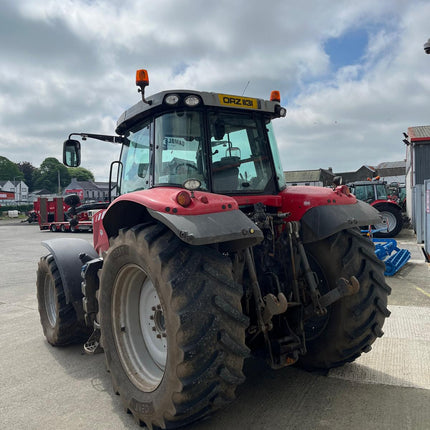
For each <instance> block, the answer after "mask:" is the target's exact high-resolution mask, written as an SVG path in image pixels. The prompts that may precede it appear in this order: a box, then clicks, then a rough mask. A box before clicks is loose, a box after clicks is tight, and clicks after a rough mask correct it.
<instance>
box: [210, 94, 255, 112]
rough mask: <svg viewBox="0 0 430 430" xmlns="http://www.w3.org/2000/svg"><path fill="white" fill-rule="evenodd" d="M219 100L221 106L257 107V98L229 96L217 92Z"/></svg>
mask: <svg viewBox="0 0 430 430" xmlns="http://www.w3.org/2000/svg"><path fill="white" fill-rule="evenodd" d="M218 97H219V102H220V103H221V104H222V105H223V106H229V107H238V108H248V109H258V101H257V99H251V98H248V97H239V96H230V95H227V94H218Z"/></svg>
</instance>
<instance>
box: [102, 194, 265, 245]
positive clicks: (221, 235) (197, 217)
mask: <svg viewBox="0 0 430 430" xmlns="http://www.w3.org/2000/svg"><path fill="white" fill-rule="evenodd" d="M183 191H184V189H183V188H174V187H159V188H153V189H149V190H144V191H136V192H133V193H129V194H124V195H122V196H120V197H118V198H117V199H116V200H115V201H114V202H113V203H112V204H111V205H110V206H109V208H108V209H107V211H106V213H105V214H104V216H103V227H104V229H105V231H106V233H107V235H108V237H112V236H115V235H117V234H118V231H119V229H121V228H130V227H133V226H134V225H137V224H140V223H143V222H147V221H150V220H153V219H156V220H157V221H160V222H161V223H163V224H164V225H166V226H167V227H168V228H169V229H170V230H171V231H172V232H173V233H175V234H176V235H177V236H178V237H179V238H180V239H181V240H182V241H184V242H186V243H188V244H190V245H207V244H212V243H221V242H223V243H226V247H227V248H228V249H240V248H246V247H248V246H253V245H256V244H257V243H259V242H261V241H262V240H263V233H262V231H261V230H260V229H259V228H258V227H257V226H256V225H255V224H254V223H253V222H252V221H251V220H250V219H249V218H248V217H247V216H246V215H245V214H244V213H243V212H242V211H240V210H239V206H238V204H237V202H236V201H235V200H234V199H233V198H232V197H229V196H224V195H219V194H213V193H208V192H202V191H195V192H194V193H193V198H192V199H191V204H190V205H189V206H187V207H182V206H180V205H179V204H178V203H177V201H176V196H177V195H178V193H180V192H183Z"/></svg>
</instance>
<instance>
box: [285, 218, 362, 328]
mask: <svg viewBox="0 0 430 430" xmlns="http://www.w3.org/2000/svg"><path fill="white" fill-rule="evenodd" d="M287 232H288V236H289V238H290V241H291V240H293V241H294V243H295V245H296V248H297V251H298V254H299V257H300V264H301V266H302V269H303V275H304V278H305V281H306V284H307V286H308V288H309V292H310V297H311V300H312V304H310V305H308V306H306V307H305V309H304V318H305V320H306V319H308V318H310V317H312V316H313V315H317V316H323V315H325V314H326V313H327V306H329V305H331V304H332V303H334V302H336V301H337V300H339V299H341V298H342V297H345V296H351V295H353V294H356V293H357V292H358V290H359V289H360V283H359V282H358V279H357V278H356V277H355V276H352V277H351V279H350V280H347V279H345V278H339V279H338V280H337V281H336V285H337V286H336V288H334V289H332V290H330V291H329V292H328V293H326V294H324V296H321V294H320V292H319V289H318V284H319V281H318V276H317V275H316V273H315V272H314V271H312V269H311V267H310V265H309V260H308V257H307V255H306V251H305V247H304V246H303V242H302V239H301V238H300V233H299V232H300V222H299V221H291V222H288V223H287ZM293 282H294V283H295V284H296V285H297V279H294V281H293Z"/></svg>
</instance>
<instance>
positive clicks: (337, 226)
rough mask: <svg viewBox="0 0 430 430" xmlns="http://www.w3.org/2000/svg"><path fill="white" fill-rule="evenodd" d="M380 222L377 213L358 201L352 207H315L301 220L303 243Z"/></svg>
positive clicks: (379, 216)
mask: <svg viewBox="0 0 430 430" xmlns="http://www.w3.org/2000/svg"><path fill="white" fill-rule="evenodd" d="M380 222H381V215H380V214H379V212H378V211H377V210H376V209H375V208H373V207H372V206H370V205H369V204H367V203H365V202H362V201H360V200H357V202H356V203H355V204H352V205H335V206H333V205H330V206H316V207H313V208H311V209H309V210H308V211H307V212H306V213H305V214H304V215H303V217H302V219H301V224H302V233H303V242H304V243H309V242H316V241H318V240H321V239H325V238H326V237H329V236H331V235H333V234H335V233H337V232H339V231H341V230H345V229H348V228H353V227H359V226H367V225H373V224H378V223H380Z"/></svg>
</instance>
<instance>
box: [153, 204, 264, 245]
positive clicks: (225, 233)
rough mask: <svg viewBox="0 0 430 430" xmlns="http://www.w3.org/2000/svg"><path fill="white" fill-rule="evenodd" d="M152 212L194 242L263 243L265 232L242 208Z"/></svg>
mask: <svg viewBox="0 0 430 430" xmlns="http://www.w3.org/2000/svg"><path fill="white" fill-rule="evenodd" d="M148 212H149V214H150V215H151V216H152V217H153V218H155V219H157V220H158V221H161V222H162V223H163V224H165V225H166V226H167V227H168V228H169V229H170V230H172V231H173V233H175V234H176V236H178V237H179V238H180V239H181V240H183V241H184V242H187V243H189V244H190V245H208V244H211V243H220V242H234V243H235V245H234V248H236V249H240V248H247V247H249V246H254V245H257V244H258V243H260V242H261V241H262V240H263V238H264V235H263V232H262V231H261V230H260V229H259V228H258V227H257V226H256V225H255V224H254V223H253V222H252V221H251V220H250V219H249V218H248V217H247V216H246V215H245V214H244V213H243V212H241V211H240V210H238V209H237V210H232V211H228V212H215V213H212V214H204V215H173V214H167V213H162V212H158V211H154V210H152V209H148Z"/></svg>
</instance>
